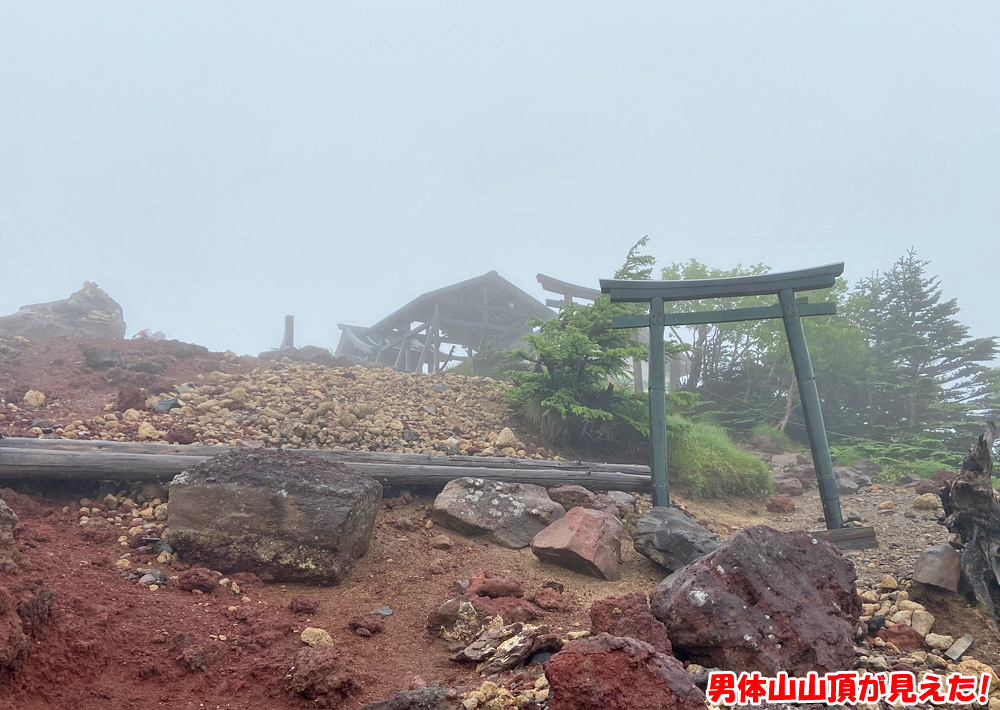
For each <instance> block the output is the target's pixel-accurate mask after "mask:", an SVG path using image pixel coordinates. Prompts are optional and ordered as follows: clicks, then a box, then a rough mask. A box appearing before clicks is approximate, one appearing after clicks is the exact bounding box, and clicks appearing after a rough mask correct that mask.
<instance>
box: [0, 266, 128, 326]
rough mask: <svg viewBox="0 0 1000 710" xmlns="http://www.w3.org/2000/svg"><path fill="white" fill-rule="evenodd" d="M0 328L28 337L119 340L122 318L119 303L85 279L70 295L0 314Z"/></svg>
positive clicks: (123, 322)
mask: <svg viewBox="0 0 1000 710" xmlns="http://www.w3.org/2000/svg"><path fill="white" fill-rule="evenodd" d="M0 330H2V331H6V332H7V334H9V335H14V336H17V335H20V336H21V337H24V338H27V339H29V340H46V339H50V338H61V337H66V336H69V337H71V338H116V339H118V340H121V339H122V338H124V337H125V321H124V319H123V318H122V307H121V306H120V305H118V303H117V302H116V301H115V300H114V299H112V298H111V297H110V296H108V294H106V293H105V292H104V291H102V290H101V289H100V288H98V286H97V284H95V283H91V282H90V281H86V282H84V284H83V288H81V289H80V290H79V291H77V292H76V293H73V294H72V295H71V296H70V297H69V298H65V299H63V300H61V301H51V302H49V303H37V304H34V305H31V306H22V307H21V308H20V309H19V310H18V311H17V313H12V314H11V315H9V316H3V317H0Z"/></svg>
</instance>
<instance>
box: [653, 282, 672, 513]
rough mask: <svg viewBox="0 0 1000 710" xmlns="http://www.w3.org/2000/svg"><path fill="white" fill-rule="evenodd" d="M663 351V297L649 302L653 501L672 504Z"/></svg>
mask: <svg viewBox="0 0 1000 710" xmlns="http://www.w3.org/2000/svg"><path fill="white" fill-rule="evenodd" d="M666 386H667V381H666V372H665V368H664V355H663V299H662V298H653V299H651V300H650V302H649V431H650V435H651V437H652V439H653V465H652V466H651V470H652V474H653V505H654V506H656V507H657V508H666V507H668V506H669V505H670V489H669V487H668V484H667V402H666Z"/></svg>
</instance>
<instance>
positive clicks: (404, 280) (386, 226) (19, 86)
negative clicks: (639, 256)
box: [0, 0, 1000, 354]
mask: <svg viewBox="0 0 1000 710" xmlns="http://www.w3.org/2000/svg"><path fill="white" fill-rule="evenodd" d="M998 26H1000V5H998V4H996V3H992V2H968V3H962V4H951V3H949V4H944V3H931V2H912V1H908V2H879V3H867V2H839V3H825V4H822V5H820V4H815V3H808V4H805V3H797V2H795V3H793V2H755V3H737V2H713V3H694V2H688V3H663V2H630V3H623V4H617V3H615V4H612V3H607V2H600V3H595V2H548V3H544V4H539V3H516V2H515V3H491V4H485V3H467V2H436V3H401V2H396V3H390V2H367V3H330V2H312V3H310V2H297V3H293V4H288V3H261V2H246V1H242V2H213V3H201V2H170V3H158V4H152V3H124V2H113V3H111V2H94V1H93V0H91V1H90V2H87V3H70V2H60V3H54V2H33V3H15V2H10V1H8V2H3V3H0V87H2V91H3V110H2V112H0V235H2V246H3V251H2V254H3V263H4V267H5V268H4V269H3V276H2V280H0V283H2V286H3V287H2V288H0V313H2V314H6V313H10V312H13V311H15V310H17V308H18V307H20V306H21V305H24V304H28V303H35V302H40V301H50V300H56V299H61V298H65V297H67V296H68V295H69V294H70V293H72V292H73V291H75V290H77V289H78V288H80V286H81V285H82V283H83V281H84V280H91V281H96V282H97V283H99V284H100V286H101V287H102V288H103V289H105V290H106V291H107V292H108V293H109V294H110V295H111V296H112V297H113V298H115V299H116V300H117V301H118V302H119V303H120V304H121V305H122V307H123V308H124V311H125V320H126V322H127V324H128V333H127V334H128V335H129V336H131V335H132V334H133V333H135V332H136V331H138V330H139V329H141V328H152V329H154V330H162V331H164V332H165V333H166V334H167V337H169V338H177V339H181V340H186V341H191V342H197V343H200V344H203V345H206V346H208V347H210V348H212V349H215V350H225V349H227V348H228V349H232V350H234V351H235V352H237V353H239V354H247V353H249V354H256V353H257V352H258V351H261V350H265V349H268V348H272V347H277V346H278V344H279V342H280V340H281V333H282V325H283V322H282V321H283V316H284V315H285V314H286V313H287V314H294V315H295V316H296V344H299V345H302V344H307V343H309V344H316V345H323V346H328V347H333V346H335V345H336V341H337V338H338V336H339V331H338V330H337V327H336V323H337V322H344V323H350V324H355V325H363V326H364V325H370V324H372V323H373V322H375V321H376V320H378V319H380V318H381V317H383V316H385V315H387V314H388V313H389V312H391V311H393V310H395V309H396V308H397V307H399V306H401V305H402V304H404V303H405V302H407V301H409V300H410V299H412V298H414V297H415V296H417V295H419V294H420V293H423V292H425V291H428V290H432V289H436V288H439V287H442V286H445V285H448V284H450V283H453V282H455V281H459V280H462V279H465V278H469V277H472V276H476V275H479V274H482V273H484V272H486V271H489V270H492V269H495V270H497V271H498V272H499V273H500V274H501V275H502V276H503V277H505V278H507V279H508V280H510V281H512V282H513V283H515V284H516V285H518V286H520V287H521V288H523V289H524V290H526V291H528V292H529V293H531V294H532V295H534V296H536V297H537V298H539V299H540V300H543V301H544V299H545V297H546V294H545V293H544V292H542V291H541V289H540V287H539V286H538V284H537V283H536V282H535V278H534V277H535V274H536V273H537V272H543V273H546V274H549V275H551V276H554V277H556V278H559V279H563V280H567V281H573V282H577V283H580V284H584V285H587V286H592V287H596V286H597V280H598V279H599V278H602V277H610V276H611V275H612V274H613V272H614V270H615V269H616V268H617V267H618V266H619V265H620V264H621V263H622V261H623V260H624V258H625V254H626V252H627V251H628V248H629V247H630V246H631V245H632V244H633V243H634V242H635V241H636V240H637V239H639V238H640V237H642V236H643V235H646V234H648V235H650V238H651V243H650V246H649V249H648V252H649V253H651V254H654V255H656V256H657V258H658V261H659V266H665V265H667V264H668V263H670V262H672V261H682V260H687V259H690V258H695V259H698V260H700V261H703V262H705V263H706V264H708V265H709V266H713V267H717V268H730V267H732V266H734V265H736V264H737V263H743V264H750V263H756V262H765V263H767V264H769V265H770V266H772V267H773V268H775V269H777V270H785V269H794V268H804V267H809V266H815V265H819V264H825V263H829V262H834V261H845V262H846V264H847V270H846V274H845V276H846V277H847V278H848V280H849V281H850V283H851V284H853V283H854V282H856V280H857V279H858V278H860V277H862V276H866V275H868V274H869V273H871V272H872V271H874V270H876V269H886V268H888V267H890V266H891V265H892V263H893V262H894V261H895V260H896V259H897V258H898V257H899V256H900V255H902V254H903V253H904V251H905V250H906V249H907V248H909V247H915V248H916V249H917V253H918V256H919V257H920V258H923V259H929V260H930V261H931V265H930V267H929V269H928V273H931V274H938V275H940V276H941V278H942V284H943V287H944V292H945V296H946V297H957V298H958V299H959V304H960V306H961V307H962V311H961V313H960V315H959V318H960V319H961V320H962V321H963V322H965V323H967V324H968V325H969V326H970V327H971V330H972V335H974V336H988V335H996V334H997V333H998V331H1000V328H997V324H996V318H995V315H994V313H995V305H994V294H995V288H994V276H993V274H994V273H995V271H996V267H995V263H996V260H997V253H996V244H997V236H998V224H1000V219H998V218H1000V142H998V140H997V127H998V126H1000V82H998V68H1000V43H998V42H997V27H998ZM549 295H550V296H551V294H549Z"/></svg>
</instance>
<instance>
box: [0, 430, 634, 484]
mask: <svg viewBox="0 0 1000 710" xmlns="http://www.w3.org/2000/svg"><path fill="white" fill-rule="evenodd" d="M0 448H2V449H18V450H29V451H105V452H109V453H131V454H151V455H159V456H164V455H171V456H201V457H207V456H217V455H218V454H220V453H223V452H226V451H230V450H231V449H233V448H234V447H232V446H201V445H199V444H190V445H185V444H167V443H143V442H132V441H101V440H99V439H89V440H82V439H35V438H29V437H9V438H5V439H0ZM294 451H295V452H296V453H299V454H304V455H306V456H316V457H317V458H325V459H329V460H331V461H342V462H345V463H346V462H348V461H359V462H368V463H397V464H406V465H417V464H430V465H435V466H481V467H484V468H514V469H532V468H545V469H559V470H580V471H594V472H610V473H629V474H634V475H640V476H641V475H647V476H648V475H649V466H641V465H637V464H616V463H601V462H596V461H547V460H545V459H518V458H508V457H503V456H431V455H430V454H405V453H394V452H390V451H356V450H349V449H294Z"/></svg>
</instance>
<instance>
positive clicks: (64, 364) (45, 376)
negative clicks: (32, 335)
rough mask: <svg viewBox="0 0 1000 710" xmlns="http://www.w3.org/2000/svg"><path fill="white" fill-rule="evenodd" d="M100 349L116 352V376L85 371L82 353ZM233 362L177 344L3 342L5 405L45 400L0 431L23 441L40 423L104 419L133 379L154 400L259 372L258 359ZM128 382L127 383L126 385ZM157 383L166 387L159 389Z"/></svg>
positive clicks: (0, 374) (0, 363) (0, 387)
mask: <svg viewBox="0 0 1000 710" xmlns="http://www.w3.org/2000/svg"><path fill="white" fill-rule="evenodd" d="M85 347H96V348H101V349H102V350H115V351H117V352H118V353H119V355H120V357H121V363H120V366H119V368H118V370H117V371H116V370H113V369H107V370H91V369H89V368H87V367H86V366H85V365H84V358H83V350H82V348H85ZM233 360H236V362H230V360H229V359H227V358H226V357H225V356H223V355H222V354H220V353H212V352H209V351H208V350H206V349H205V348H203V347H201V346H198V345H191V344H189V343H181V342H178V341H176V340H100V339H90V340H73V339H70V338H61V339H57V340H51V341H38V342H35V341H30V342H25V341H20V340H17V339H12V338H5V339H4V340H3V341H2V342H0V396H2V397H3V399H4V400H5V401H7V402H11V403H14V404H16V405H18V406H20V405H21V403H22V400H23V397H24V393H25V392H27V391H28V390H32V389H33V390H37V391H39V392H42V393H44V394H45V407H44V409H43V410H33V409H31V408H24V407H22V408H21V410H20V411H19V412H16V413H11V412H10V411H9V410H4V413H5V416H6V419H7V421H0V431H2V432H3V433H5V434H9V435H11V436H18V435H24V434H25V433H26V432H27V431H28V430H29V429H30V428H31V422H32V420H33V419H35V418H36V417H42V418H45V419H47V420H50V421H52V422H54V423H68V422H70V421H72V420H74V419H88V418H92V417H94V416H95V415H98V414H101V413H102V412H103V411H104V407H105V405H107V404H113V403H114V402H115V400H116V398H117V396H118V391H119V389H120V388H121V387H122V386H128V382H129V378H132V379H134V380H136V382H137V383H143V382H146V381H148V380H153V382H152V383H151V384H150V385H148V386H146V385H145V384H143V385H141V386H143V387H145V388H146V389H147V390H148V391H149V392H150V393H151V394H154V393H158V392H159V391H160V387H162V389H163V391H169V390H171V389H173V387H175V386H176V385H177V383H180V382H191V381H195V380H197V378H198V376H199V375H205V374H207V373H209V372H212V371H213V370H219V371H221V372H226V373H239V372H244V371H248V370H251V369H253V368H254V367H259V366H260V365H261V364H262V362H261V361H259V360H257V359H256V358H233ZM143 362H145V363H149V362H153V363H155V364H159V363H162V364H163V365H165V366H166V370H165V371H164V372H162V373H161V374H156V375H149V376H146V377H142V375H143V374H145V373H142V372H136V371H134V370H131V369H129V368H130V366H131V367H135V366H136V365H137V364H139V363H143ZM123 378H124V379H123ZM159 383H162V385H160V386H158V384H159Z"/></svg>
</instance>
